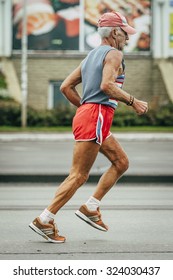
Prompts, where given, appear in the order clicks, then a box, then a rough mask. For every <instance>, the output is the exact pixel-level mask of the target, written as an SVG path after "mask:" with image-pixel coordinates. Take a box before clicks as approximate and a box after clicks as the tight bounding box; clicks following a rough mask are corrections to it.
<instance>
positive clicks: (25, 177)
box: [0, 174, 173, 184]
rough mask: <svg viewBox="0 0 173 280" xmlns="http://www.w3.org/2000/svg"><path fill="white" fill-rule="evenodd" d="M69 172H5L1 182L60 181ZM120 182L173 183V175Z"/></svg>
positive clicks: (125, 178) (134, 177) (136, 177)
mask: <svg viewBox="0 0 173 280" xmlns="http://www.w3.org/2000/svg"><path fill="white" fill-rule="evenodd" d="M67 176H68V174H59V175H45V174H44V175H43V174H34V175H32V174H22V175H21V174H17V175H16V174H5V175H3V174H2V175H0V183H60V182H62V181H64V179H65V178H66V177H67ZM100 177H101V174H100V175H99V174H98V175H94V174H92V175H90V177H89V179H88V181H87V183H97V182H98V180H99V179H100ZM118 183H134V184H139V183H164V184H166V183H173V175H124V176H123V177H121V178H120V179H119V181H118Z"/></svg>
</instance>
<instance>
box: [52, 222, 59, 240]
mask: <svg viewBox="0 0 173 280" xmlns="http://www.w3.org/2000/svg"><path fill="white" fill-rule="evenodd" d="M53 226H54V228H53V229H54V236H55V237H56V236H57V235H58V228H57V224H56V223H53Z"/></svg>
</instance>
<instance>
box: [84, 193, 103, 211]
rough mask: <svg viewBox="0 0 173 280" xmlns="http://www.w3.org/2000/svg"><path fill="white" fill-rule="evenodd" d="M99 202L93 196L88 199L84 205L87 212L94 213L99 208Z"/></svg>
mask: <svg viewBox="0 0 173 280" xmlns="http://www.w3.org/2000/svg"><path fill="white" fill-rule="evenodd" d="M100 203H101V202H100V200H98V199H96V198H95V197H93V196H90V198H89V199H88V201H87V202H86V203H85V205H86V206H87V208H88V210H90V211H96V210H97V208H98V207H99V206H100Z"/></svg>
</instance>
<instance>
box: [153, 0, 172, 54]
mask: <svg viewBox="0 0 173 280" xmlns="http://www.w3.org/2000/svg"><path fill="white" fill-rule="evenodd" d="M170 11H171V7H170V0H153V30H152V38H153V45H152V49H153V57H154V58H168V57H170V56H173V54H171V49H170V47H169V28H170V22H169V20H170V19H169V15H170Z"/></svg>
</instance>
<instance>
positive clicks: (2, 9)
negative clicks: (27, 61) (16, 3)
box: [0, 0, 12, 57]
mask: <svg viewBox="0 0 173 280" xmlns="http://www.w3.org/2000/svg"><path fill="white" fill-rule="evenodd" d="M11 5H12V4H11V0H0V57H9V56H10V55H11V51H12V8H11V7H12V6H11Z"/></svg>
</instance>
